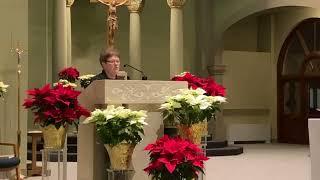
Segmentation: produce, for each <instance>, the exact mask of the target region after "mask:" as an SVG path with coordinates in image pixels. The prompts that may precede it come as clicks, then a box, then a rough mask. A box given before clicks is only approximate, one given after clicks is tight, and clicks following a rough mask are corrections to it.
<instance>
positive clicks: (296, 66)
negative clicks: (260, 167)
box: [277, 18, 320, 144]
mask: <svg viewBox="0 0 320 180" xmlns="http://www.w3.org/2000/svg"><path fill="white" fill-rule="evenodd" d="M277 71H278V72H277V73H278V74H277V77H278V141H279V142H283V143H294V144H308V143H309V138H308V118H309V117H320V111H318V110H320V19H319V18H311V19H307V20H304V21H302V22H301V23H300V24H299V25H298V26H296V27H295V28H294V29H293V30H292V32H291V33H290V34H289V36H288V37H287V39H286V40H285V42H284V44H283V46H282V48H281V51H280V56H279V60H278V70H277Z"/></svg>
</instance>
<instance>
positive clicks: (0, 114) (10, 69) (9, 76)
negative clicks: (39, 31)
mask: <svg viewBox="0 0 320 180" xmlns="http://www.w3.org/2000/svg"><path fill="white" fill-rule="evenodd" d="M0 24H1V30H0V32H1V33H0V42H1V43H0V49H1V51H0V81H4V82H5V83H6V84H9V85H10V87H9V89H8V91H9V92H8V94H7V95H6V97H5V99H4V100H0V141H1V142H10V143H16V142H17V140H16V138H17V135H16V132H17V97H18V96H17V57H16V56H15V55H13V54H12V53H11V52H10V48H11V38H10V34H11V33H12V37H13V40H14V42H16V41H18V40H19V41H20V42H21V46H22V47H23V48H24V49H28V2H27V1H20V0H1V1H0ZM21 62H22V63H21V64H22V78H21V84H20V85H21V91H20V97H21V100H23V99H24V97H25V90H26V89H27V85H28V56H27V55H26V53H24V54H23V56H22V61H21ZM26 112H27V111H25V110H22V111H21V112H20V115H21V130H22V146H21V150H22V151H21V158H22V168H25V162H26V149H27V146H26V145H27V144H26V139H27V133H26V130H27V113H26ZM1 148H2V147H0V151H1ZM0 153H1V152H0Z"/></svg>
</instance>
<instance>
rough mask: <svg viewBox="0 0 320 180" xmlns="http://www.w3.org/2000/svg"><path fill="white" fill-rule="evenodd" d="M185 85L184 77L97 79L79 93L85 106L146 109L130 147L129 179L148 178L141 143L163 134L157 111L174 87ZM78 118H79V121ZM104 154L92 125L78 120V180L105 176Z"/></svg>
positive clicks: (98, 178)
mask: <svg viewBox="0 0 320 180" xmlns="http://www.w3.org/2000/svg"><path fill="white" fill-rule="evenodd" d="M183 88H187V82H184V81H141V80H130V81H126V80H98V81H94V82H93V83H92V84H91V85H90V86H89V87H87V88H86V89H85V90H84V91H83V92H82V93H81V95H80V103H81V105H83V106H84V107H86V108H88V109H89V110H94V109H95V108H101V107H106V105H108V104H109V105H110V104H114V105H121V104H123V105H126V106H127V107H129V108H130V109H132V110H146V111H148V118H147V119H146V122H147V123H148V124H149V125H148V126H145V129H144V131H145V136H144V137H143V140H142V142H141V143H140V144H138V145H137V146H136V148H135V150H134V153H133V156H132V167H133V169H134V170H135V174H134V177H133V180H145V179H149V178H148V175H147V173H145V172H144V171H143V169H144V168H145V167H147V164H148V163H149V156H148V154H147V152H146V151H144V150H143V149H144V147H145V146H146V145H147V144H149V143H153V142H155V140H156V139H157V138H158V137H161V136H162V135H163V121H162V117H161V114H160V111H159V107H160V104H161V103H163V102H164V100H165V97H166V96H169V95H174V94H176V93H177V92H178V91H177V90H178V89H183ZM81 122H82V121H81ZM106 162H107V156H106V151H105V149H104V147H103V144H102V143H101V142H99V139H98V137H97V136H96V131H95V126H94V125H83V124H81V123H80V125H79V132H78V167H77V168H78V169H77V172H78V173H77V179H78V180H105V179H107V168H108V167H107V165H106Z"/></svg>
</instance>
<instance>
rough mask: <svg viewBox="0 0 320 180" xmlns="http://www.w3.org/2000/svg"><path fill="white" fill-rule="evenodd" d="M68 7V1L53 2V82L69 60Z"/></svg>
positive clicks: (57, 0) (56, 0)
mask: <svg viewBox="0 0 320 180" xmlns="http://www.w3.org/2000/svg"><path fill="white" fill-rule="evenodd" d="M66 12H67V6H66V0H55V1H53V38H52V81H53V82H55V81H57V80H58V72H59V71H60V70H61V69H62V68H64V67H66V66H67V65H68V58H67V18H66V17H67V15H66V14H67V13H66Z"/></svg>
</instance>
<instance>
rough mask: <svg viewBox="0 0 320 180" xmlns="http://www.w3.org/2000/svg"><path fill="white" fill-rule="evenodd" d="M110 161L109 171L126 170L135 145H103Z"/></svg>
mask: <svg viewBox="0 0 320 180" xmlns="http://www.w3.org/2000/svg"><path fill="white" fill-rule="evenodd" d="M104 146H105V148H106V149H107V151H108V154H109V158H110V161H111V169H113V170H128V169H129V166H130V163H131V158H132V153H133V150H134V148H135V144H128V143H120V144H117V145H115V146H111V145H109V144H105V145H104Z"/></svg>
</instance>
